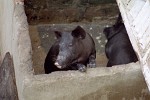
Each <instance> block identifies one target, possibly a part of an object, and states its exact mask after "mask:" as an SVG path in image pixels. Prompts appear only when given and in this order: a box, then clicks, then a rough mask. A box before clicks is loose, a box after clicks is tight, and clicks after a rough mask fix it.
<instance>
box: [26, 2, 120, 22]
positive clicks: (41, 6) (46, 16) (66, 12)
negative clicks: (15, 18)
mask: <svg viewBox="0 0 150 100" xmlns="http://www.w3.org/2000/svg"><path fill="white" fill-rule="evenodd" d="M25 10H26V14H27V17H28V22H29V23H30V24H38V23H72V22H97V21H102V20H106V19H107V20H108V19H109V18H110V19H113V18H114V17H115V16H116V15H117V14H118V12H119V10H118V7H117V5H116V2H115V0H38V1H37V0H36V1H35V0H29V1H28V0H27V1H26V2H25Z"/></svg>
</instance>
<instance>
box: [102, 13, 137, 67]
mask: <svg viewBox="0 0 150 100" xmlns="http://www.w3.org/2000/svg"><path fill="white" fill-rule="evenodd" d="M103 33H104V34H105V36H106V38H107V40H108V42H107V43H106V46H105V53H106V56H107V58H108V63H107V67H111V66H113V65H119V64H128V63H131V62H136V61H138V58H137V56H136V53H135V52H134V50H133V47H132V45H131V42H130V40H129V37H128V34H127V31H126V28H125V26H124V23H123V21H122V18H121V15H119V17H118V19H117V21H116V23H115V25H113V26H112V27H107V28H105V29H104V31H103Z"/></svg>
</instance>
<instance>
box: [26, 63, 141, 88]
mask: <svg viewBox="0 0 150 100" xmlns="http://www.w3.org/2000/svg"><path fill="white" fill-rule="evenodd" d="M133 66H134V67H133ZM131 71H141V68H140V64H139V62H136V63H130V64H125V65H118V66H113V67H97V68H88V69H87V72H85V73H81V72H79V71H57V72H52V73H50V74H41V75H34V76H33V77H31V78H30V79H28V80H27V81H26V87H30V86H32V85H34V84H42V83H47V84H50V83H53V82H56V81H57V80H60V79H63V80H65V79H68V78H69V79H77V78H84V77H86V78H88V77H90V78H92V77H93V78H94V77H103V76H111V77H113V75H115V74H118V73H128V72H131ZM141 72H142V71H141Z"/></svg>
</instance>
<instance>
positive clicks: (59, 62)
mask: <svg viewBox="0 0 150 100" xmlns="http://www.w3.org/2000/svg"><path fill="white" fill-rule="evenodd" d="M64 61H65V57H64V56H58V57H57V60H56V61H55V63H54V65H55V66H56V67H57V68H59V69H62V68H64V67H65V64H64V63H65V62H64Z"/></svg>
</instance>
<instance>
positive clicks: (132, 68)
mask: <svg viewBox="0 0 150 100" xmlns="http://www.w3.org/2000/svg"><path fill="white" fill-rule="evenodd" d="M18 1H19V0H17V1H12V0H7V1H6V0H1V1H0V24H1V26H0V38H1V39H0V44H1V45H0V47H1V56H2V58H3V57H4V55H5V53H6V52H10V53H11V55H12V57H13V62H14V69H15V76H16V84H17V90H18V96H19V100H149V99H150V94H149V92H148V88H147V85H146V83H145V80H144V77H143V74H142V70H141V67H140V63H139V62H137V63H131V64H126V65H119V66H114V67H111V68H106V67H105V66H106V62H107V59H106V57H105V55H104V45H105V42H106V41H105V38H104V36H103V34H102V29H103V28H104V27H105V26H106V25H108V23H100V24H92V23H91V24H90V25H89V24H88V25H87V24H83V23H81V24H80V23H74V24H47V25H45V24H44V25H43V24H41V25H34V26H33V25H32V26H28V23H27V18H26V15H25V12H24V7H23V2H20V1H19V2H18ZM8 6H9V7H8ZM8 8H9V9H8ZM76 25H81V26H83V27H84V28H85V29H86V31H87V32H89V33H91V34H92V36H93V38H94V40H95V43H96V47H97V51H98V52H97V66H98V67H97V68H90V69H88V70H87V72H86V73H80V72H78V71H67V72H54V73H51V74H43V62H44V58H45V56H46V53H47V51H48V49H49V47H50V45H51V44H52V40H54V38H53V35H51V34H53V30H54V29H55V28H56V29H60V30H64V29H65V28H66V29H67V30H68V29H69V30H70V29H72V28H73V27H75V26H76ZM48 31H50V32H48ZM29 34H30V35H29ZM32 48H33V51H32ZM32 54H33V56H32Z"/></svg>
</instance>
